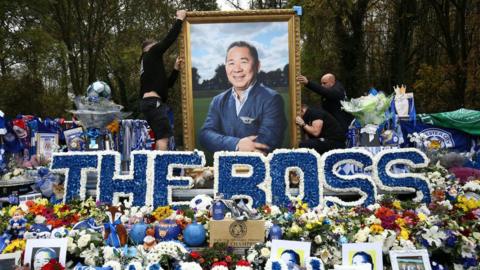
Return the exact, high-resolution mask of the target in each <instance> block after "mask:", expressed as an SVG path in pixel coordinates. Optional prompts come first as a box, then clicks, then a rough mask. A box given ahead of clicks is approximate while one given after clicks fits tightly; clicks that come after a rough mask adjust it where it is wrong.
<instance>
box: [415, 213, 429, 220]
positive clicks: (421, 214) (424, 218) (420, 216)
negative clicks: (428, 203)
mask: <svg viewBox="0 0 480 270" xmlns="http://www.w3.org/2000/svg"><path fill="white" fill-rule="evenodd" d="M417 216H418V219H419V220H420V221H425V220H427V216H426V215H425V214H424V213H418V215H417Z"/></svg>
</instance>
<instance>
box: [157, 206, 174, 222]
mask: <svg viewBox="0 0 480 270" xmlns="http://www.w3.org/2000/svg"><path fill="white" fill-rule="evenodd" d="M172 212H173V210H172V209H171V208H170V206H161V207H158V208H157V209H155V211H153V213H152V215H153V217H155V219H156V220H164V219H166V218H167V217H169V216H170V215H171V214H172Z"/></svg>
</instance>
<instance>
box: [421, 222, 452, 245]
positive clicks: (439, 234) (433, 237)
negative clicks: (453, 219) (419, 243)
mask: <svg viewBox="0 0 480 270" xmlns="http://www.w3.org/2000/svg"><path fill="white" fill-rule="evenodd" d="M423 230H424V231H425V233H424V234H422V237H423V239H425V240H427V242H428V244H429V245H432V244H433V243H435V245H436V247H440V246H441V245H442V240H444V239H446V238H447V235H446V234H445V233H444V232H443V231H440V230H439V228H438V226H432V227H431V228H430V229H426V228H424V229H423Z"/></svg>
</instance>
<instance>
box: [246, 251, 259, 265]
mask: <svg viewBox="0 0 480 270" xmlns="http://www.w3.org/2000/svg"><path fill="white" fill-rule="evenodd" d="M257 256H258V252H257V251H255V250H254V251H252V252H251V253H250V254H248V255H247V261H249V262H253V261H255V257H257Z"/></svg>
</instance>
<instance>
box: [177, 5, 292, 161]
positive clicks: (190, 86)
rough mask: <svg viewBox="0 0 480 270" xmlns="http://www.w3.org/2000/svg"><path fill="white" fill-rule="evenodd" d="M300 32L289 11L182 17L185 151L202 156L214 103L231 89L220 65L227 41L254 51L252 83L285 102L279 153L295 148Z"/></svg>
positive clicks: (216, 12)
mask: <svg viewBox="0 0 480 270" xmlns="http://www.w3.org/2000/svg"><path fill="white" fill-rule="evenodd" d="M299 26H300V21H299V18H298V16H296V14H295V12H294V10H250V11H228V12H218V11H207V12H189V13H188V14H187V18H186V21H185V22H184V25H183V32H182V37H181V38H180V55H182V56H183V57H184V59H185V65H184V67H183V69H182V71H181V78H182V80H181V89H182V112H183V134H184V135H183V136H184V145H185V150H193V149H200V150H204V151H206V150H205V149H204V148H203V147H202V145H200V143H199V140H198V136H199V133H200V129H201V127H202V125H203V122H204V121H205V118H206V114H207V112H208V108H209V105H210V102H211V101H212V99H213V97H214V96H216V95H218V94H219V93H222V92H224V91H226V90H227V89H229V88H230V89H231V84H229V81H228V80H227V78H226V72H225V63H226V54H227V48H228V47H229V45H230V44H232V41H245V42H248V43H249V44H252V45H253V46H255V47H257V50H258V59H259V61H260V68H259V70H257V72H258V76H257V80H258V81H260V80H261V83H262V84H265V85H267V86H268V87H269V88H271V89H274V91H278V93H280V94H281V96H282V98H283V101H284V109H285V117H286V119H287V125H286V129H285V131H284V135H283V137H284V138H283V143H282V146H281V147H282V148H291V147H296V146H297V145H298V138H299V137H300V136H299V134H300V130H299V129H298V128H297V127H296V125H295V116H296V115H298V114H297V113H298V112H299V111H300V103H301V101H300V96H301V95H300V85H299V84H298V83H297V82H296V80H295V77H296V75H297V74H299V73H300V29H299ZM237 115H238V111H237ZM244 123H245V121H244ZM270 150H272V149H270ZM206 152H208V151H206Z"/></svg>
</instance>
